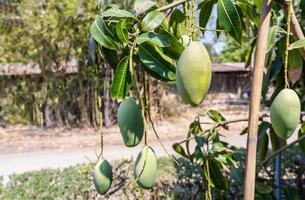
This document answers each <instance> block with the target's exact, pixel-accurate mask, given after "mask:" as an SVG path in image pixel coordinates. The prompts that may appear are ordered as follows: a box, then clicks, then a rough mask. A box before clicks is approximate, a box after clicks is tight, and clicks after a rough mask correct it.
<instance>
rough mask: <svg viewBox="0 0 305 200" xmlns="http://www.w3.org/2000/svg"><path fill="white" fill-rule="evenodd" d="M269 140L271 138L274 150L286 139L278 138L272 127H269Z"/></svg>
mask: <svg viewBox="0 0 305 200" xmlns="http://www.w3.org/2000/svg"><path fill="white" fill-rule="evenodd" d="M269 134H270V140H271V146H272V152H275V151H276V150H278V149H279V148H281V147H283V146H285V145H286V140H284V139H282V138H279V136H277V135H276V134H275V132H274V130H273V128H272V127H271V128H270V132H269Z"/></svg>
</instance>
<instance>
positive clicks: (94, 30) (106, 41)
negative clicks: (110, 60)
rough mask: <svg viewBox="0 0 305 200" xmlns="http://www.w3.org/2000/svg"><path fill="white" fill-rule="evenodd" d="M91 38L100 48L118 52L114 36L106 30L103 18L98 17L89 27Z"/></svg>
mask: <svg viewBox="0 0 305 200" xmlns="http://www.w3.org/2000/svg"><path fill="white" fill-rule="evenodd" d="M90 33H91V35H92V37H93V38H94V39H95V40H96V41H97V42H98V43H99V44H100V45H102V46H104V47H106V48H108V49H113V50H118V47H117V45H116V42H115V39H114V36H113V35H112V33H111V32H110V31H109V29H108V28H107V26H106V24H105V22H104V20H103V18H102V17H101V16H98V17H97V18H96V19H95V21H94V22H93V23H92V25H91V27H90Z"/></svg>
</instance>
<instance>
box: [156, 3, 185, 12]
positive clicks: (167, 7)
mask: <svg viewBox="0 0 305 200" xmlns="http://www.w3.org/2000/svg"><path fill="white" fill-rule="evenodd" d="M188 1H190V0H179V1H174V2H173V3H170V4H168V5H165V6H163V7H161V8H158V9H156V10H157V11H160V12H162V11H165V10H168V9H171V8H174V7H176V6H178V5H180V4H183V3H185V2H188Z"/></svg>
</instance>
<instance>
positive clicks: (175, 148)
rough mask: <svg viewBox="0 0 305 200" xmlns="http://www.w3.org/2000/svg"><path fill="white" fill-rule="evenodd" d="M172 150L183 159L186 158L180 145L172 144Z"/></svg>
mask: <svg viewBox="0 0 305 200" xmlns="http://www.w3.org/2000/svg"><path fill="white" fill-rule="evenodd" d="M173 149H174V151H175V152H176V153H178V154H180V155H181V156H183V157H186V158H187V155H186V153H185V151H184V149H183V147H182V146H181V144H178V143H174V144H173Z"/></svg>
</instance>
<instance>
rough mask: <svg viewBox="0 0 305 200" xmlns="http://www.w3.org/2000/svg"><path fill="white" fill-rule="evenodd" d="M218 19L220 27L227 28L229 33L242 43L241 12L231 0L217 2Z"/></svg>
mask: <svg viewBox="0 0 305 200" xmlns="http://www.w3.org/2000/svg"><path fill="white" fill-rule="evenodd" d="M217 21H218V22H219V26H220V28H222V29H224V30H227V31H228V32H229V34H230V35H231V36H232V37H233V38H234V39H235V40H236V41H237V42H238V43H241V38H242V37H241V36H242V25H241V19H240V16H239V12H238V11H237V9H236V7H235V5H234V4H233V2H232V1H231V0H219V1H218V3H217Z"/></svg>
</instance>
